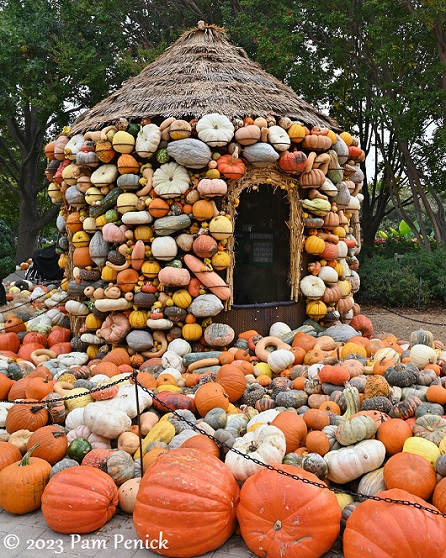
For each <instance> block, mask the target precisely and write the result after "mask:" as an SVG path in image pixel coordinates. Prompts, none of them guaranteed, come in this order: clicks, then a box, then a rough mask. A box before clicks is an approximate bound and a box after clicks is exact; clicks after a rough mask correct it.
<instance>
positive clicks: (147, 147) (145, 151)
mask: <svg viewBox="0 0 446 558" xmlns="http://www.w3.org/2000/svg"><path fill="white" fill-rule="evenodd" d="M160 141H161V131H160V129H159V127H158V126H157V125H156V124H146V125H145V126H143V127H142V128H141V130H140V131H139V132H138V135H137V136H136V141H135V151H136V153H137V154H138V155H139V156H140V157H142V158H143V159H150V157H152V155H153V154H154V153H155V151H156V150H157V149H158V146H159V144H160Z"/></svg>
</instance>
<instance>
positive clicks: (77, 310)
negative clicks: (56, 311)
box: [65, 300, 90, 316]
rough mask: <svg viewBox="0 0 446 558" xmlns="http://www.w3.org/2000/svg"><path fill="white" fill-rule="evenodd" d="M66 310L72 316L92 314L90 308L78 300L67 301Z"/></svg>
mask: <svg viewBox="0 0 446 558" xmlns="http://www.w3.org/2000/svg"><path fill="white" fill-rule="evenodd" d="M65 310H66V311H67V312H68V314H71V315H72V316H87V315H88V314H89V313H90V310H89V309H88V306H86V305H85V304H84V303H83V302H79V301H78V300H67V302H66V303H65Z"/></svg>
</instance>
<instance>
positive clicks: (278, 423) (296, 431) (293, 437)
mask: <svg viewBox="0 0 446 558" xmlns="http://www.w3.org/2000/svg"><path fill="white" fill-rule="evenodd" d="M271 424H272V426H275V427H276V428H278V429H279V430H281V431H282V432H283V434H284V436H285V441H286V453H290V452H292V451H295V450H296V449H297V448H299V447H301V446H303V445H304V444H305V438H306V436H307V425H306V423H305V421H304V419H303V418H302V417H301V416H300V415H298V414H297V413H295V412H294V411H283V412H281V413H279V414H278V415H277V416H276V417H275V418H274V420H273V421H272V423H271Z"/></svg>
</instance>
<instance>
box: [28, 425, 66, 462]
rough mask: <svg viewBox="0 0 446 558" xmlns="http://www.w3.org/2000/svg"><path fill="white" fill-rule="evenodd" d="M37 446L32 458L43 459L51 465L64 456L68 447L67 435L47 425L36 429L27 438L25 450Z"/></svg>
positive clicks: (61, 430) (57, 428) (59, 429)
mask: <svg viewBox="0 0 446 558" xmlns="http://www.w3.org/2000/svg"><path fill="white" fill-rule="evenodd" d="M35 444H38V446H37V447H36V449H35V450H34V451H33V456H34V457H40V458H41V459H45V461H48V463H50V464H51V465H54V464H55V463H57V462H58V461H60V460H61V459H62V458H63V457H64V456H65V454H66V451H67V447H68V440H67V434H66V432H65V430H64V429H63V428H60V427H58V426H55V425H53V424H49V425H47V426H42V428H38V429H37V430H36V431H35V432H33V433H32V434H31V436H30V437H29V438H28V443H27V449H28V450H29V449H31V448H32V447H33V446H34V445H35Z"/></svg>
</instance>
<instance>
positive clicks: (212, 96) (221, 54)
mask: <svg viewBox="0 0 446 558" xmlns="http://www.w3.org/2000/svg"><path fill="white" fill-rule="evenodd" d="M215 112H218V113H220V114H224V115H226V116H227V117H229V118H233V117H241V118H243V117H245V116H254V117H256V116H264V117H265V116H267V115H269V114H271V115H273V116H275V117H280V116H288V117H289V118H291V119H293V120H296V121H300V122H302V123H304V124H306V125H310V126H328V127H331V128H334V129H336V126H337V125H336V123H335V122H334V121H333V120H331V119H330V118H329V117H328V116H326V115H324V114H322V113H321V112H318V111H316V110H315V109H314V108H313V107H312V106H311V105H309V104H308V103H306V102H305V101H304V100H302V99H301V98H300V97H299V96H298V95H296V93H295V92H294V91H293V90H292V89H291V88H289V87H288V86H286V85H284V84H283V83H282V82H281V81H279V80H277V79H276V78H275V77H273V76H272V75H270V74H268V73H267V72H265V71H264V70H263V69H262V68H261V66H260V65H259V64H257V63H255V62H253V61H252V60H250V59H249V58H248V56H247V54H246V52H245V51H244V50H243V49H242V48H240V47H236V46H233V45H231V44H230V43H229V42H228V40H227V39H226V38H225V32H224V30H223V29H221V28H219V27H217V26H215V25H206V24H204V23H203V22H199V25H198V27H196V28H194V29H192V30H190V31H187V32H185V33H183V35H182V36H181V37H180V38H179V39H178V40H177V41H176V42H175V43H173V44H172V45H171V46H170V47H169V48H168V49H167V50H166V51H165V52H164V53H163V54H162V55H161V56H159V57H158V58H157V59H156V60H155V61H154V62H152V63H151V64H150V65H149V66H147V67H146V68H145V69H144V70H143V71H142V72H141V73H140V74H139V75H137V76H136V77H133V78H131V79H129V80H128V81H127V82H126V83H125V84H124V85H123V86H122V87H121V88H120V89H118V90H117V91H115V92H114V93H112V94H111V95H110V96H109V97H107V98H106V99H104V100H102V101H101V102H100V103H98V104H97V105H96V106H94V107H93V108H91V109H90V110H87V111H85V112H84V113H82V114H81V116H79V118H77V120H76V121H75V122H74V124H73V126H72V129H71V133H72V134H77V133H85V132H86V131H88V130H98V129H101V128H103V127H104V126H108V125H111V124H116V123H117V122H118V121H119V120H120V119H122V118H126V119H127V120H129V121H130V120H138V119H141V118H143V117H150V118H154V117H163V118H165V117H169V116H174V117H176V118H184V117H186V116H189V117H190V118H200V117H202V116H203V115H205V114H211V113H215Z"/></svg>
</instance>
